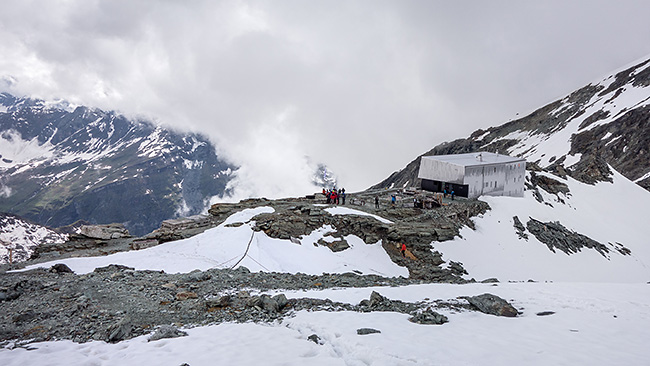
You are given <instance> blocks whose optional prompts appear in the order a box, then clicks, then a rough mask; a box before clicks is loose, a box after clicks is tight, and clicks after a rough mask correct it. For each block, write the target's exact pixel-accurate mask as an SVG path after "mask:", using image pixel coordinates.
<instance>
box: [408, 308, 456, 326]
mask: <svg viewBox="0 0 650 366" xmlns="http://www.w3.org/2000/svg"><path fill="white" fill-rule="evenodd" d="M409 321H410V322H411V323H416V324H427V325H442V324H444V323H447V322H449V319H448V318H447V317H446V316H444V315H442V314H440V313H437V312H435V311H433V310H431V309H427V310H425V311H423V312H421V313H418V314H416V315H414V316H412V317H411V318H409Z"/></svg>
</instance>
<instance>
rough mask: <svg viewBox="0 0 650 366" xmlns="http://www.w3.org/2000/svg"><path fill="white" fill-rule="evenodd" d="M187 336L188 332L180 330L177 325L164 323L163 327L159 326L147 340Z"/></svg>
mask: <svg viewBox="0 0 650 366" xmlns="http://www.w3.org/2000/svg"><path fill="white" fill-rule="evenodd" d="M185 336H187V333H186V332H183V331H181V330H178V329H177V328H176V327H175V326H173V325H163V326H162V327H160V328H158V330H156V332H155V333H154V334H153V335H152V336H151V337H149V339H148V340H147V341H148V342H151V341H157V340H159V339H163V338H178V337H185Z"/></svg>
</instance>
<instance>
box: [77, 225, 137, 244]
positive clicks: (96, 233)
mask: <svg viewBox="0 0 650 366" xmlns="http://www.w3.org/2000/svg"><path fill="white" fill-rule="evenodd" d="M79 234H81V235H83V236H85V237H88V238H92V239H102V240H108V239H119V238H128V237H130V235H129V231H128V230H126V228H125V227H124V225H122V224H108V225H84V226H82V227H80V228H79Z"/></svg>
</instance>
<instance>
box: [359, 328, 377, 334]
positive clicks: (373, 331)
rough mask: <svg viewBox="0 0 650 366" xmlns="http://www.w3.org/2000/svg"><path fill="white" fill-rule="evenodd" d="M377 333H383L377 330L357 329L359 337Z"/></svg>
mask: <svg viewBox="0 0 650 366" xmlns="http://www.w3.org/2000/svg"><path fill="white" fill-rule="evenodd" d="M375 333H381V331H380V330H377V329H372V328H359V329H357V334H358V335H368V334H375Z"/></svg>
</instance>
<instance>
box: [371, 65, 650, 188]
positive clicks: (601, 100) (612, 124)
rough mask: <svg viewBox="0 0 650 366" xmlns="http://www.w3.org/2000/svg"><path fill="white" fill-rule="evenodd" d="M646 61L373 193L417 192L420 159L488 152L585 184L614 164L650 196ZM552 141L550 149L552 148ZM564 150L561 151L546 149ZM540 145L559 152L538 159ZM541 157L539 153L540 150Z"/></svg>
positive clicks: (463, 143) (649, 72)
mask: <svg viewBox="0 0 650 366" xmlns="http://www.w3.org/2000/svg"><path fill="white" fill-rule="evenodd" d="M648 86H650V59H648V60H645V61H642V62H639V63H637V64H635V65H634V66H631V67H629V68H626V69H624V70H622V71H619V72H617V73H616V74H614V75H611V76H609V77H607V78H605V79H604V80H602V81H600V82H598V83H595V84H594V83H591V84H588V85H587V86H585V87H583V88H580V89H578V90H576V91H574V92H572V93H570V94H569V95H567V96H566V97H564V98H561V99H558V100H556V101H554V102H551V103H549V104H547V105H545V106H543V107H541V108H539V109H537V110H535V111H533V112H532V113H530V114H529V115H527V116H525V117H522V118H520V119H517V120H514V121H510V122H507V123H505V124H503V125H500V126H497V127H490V128H487V129H479V130H476V131H474V132H473V133H472V134H470V136H469V137H468V138H460V139H456V140H453V141H450V142H443V143H441V144H439V145H437V146H435V147H434V148H432V149H431V150H429V151H427V152H425V153H423V154H422V155H420V156H418V157H417V158H416V159H415V160H413V161H411V162H410V163H408V164H407V166H406V167H405V168H403V169H401V170H399V171H396V172H394V173H393V174H391V175H390V176H389V177H387V178H386V179H384V180H383V181H381V182H379V183H377V184H375V185H373V186H371V187H370V189H379V188H387V187H402V186H404V187H407V186H408V187H417V186H418V185H419V181H418V178H417V174H418V169H419V159H420V158H421V157H422V156H429V155H445V154H458V153H470V152H477V151H489V152H495V153H500V154H506V155H512V156H517V157H524V158H526V159H527V160H528V161H529V162H530V163H532V164H535V165H537V166H538V167H539V168H541V169H544V170H547V171H552V172H559V174H560V175H565V174H568V175H570V176H572V177H574V178H576V179H578V180H580V181H582V182H586V183H591V184H593V183H595V182H597V181H602V180H607V179H608V177H610V176H611V172H610V171H609V168H608V167H607V165H608V164H609V165H611V166H612V167H613V168H614V169H616V170H617V171H619V172H620V173H621V174H623V175H624V176H625V177H627V178H628V179H630V180H632V181H634V182H635V183H637V184H639V185H640V186H642V187H643V188H645V189H646V190H650V151H649V150H650V149H649V147H650V89H649V88H648ZM549 140H550V142H549ZM552 143H553V144H556V145H562V146H559V148H556V147H555V146H551V145H552ZM542 146H548V147H549V148H554V149H556V150H557V151H552V152H550V154H549V155H548V156H547V154H548V153H545V152H540V151H542V150H541V147H542ZM538 150H539V151H538Z"/></svg>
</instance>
